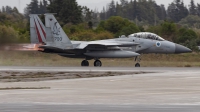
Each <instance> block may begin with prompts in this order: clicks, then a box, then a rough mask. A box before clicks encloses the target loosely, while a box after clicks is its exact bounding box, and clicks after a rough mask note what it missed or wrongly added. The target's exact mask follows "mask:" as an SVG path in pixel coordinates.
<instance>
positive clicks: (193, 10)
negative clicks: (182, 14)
mask: <svg viewBox="0 0 200 112" xmlns="http://www.w3.org/2000/svg"><path fill="white" fill-rule="evenodd" d="M196 8H197V7H196V5H195V3H194V0H191V1H190V5H189V12H190V15H197V10H196Z"/></svg>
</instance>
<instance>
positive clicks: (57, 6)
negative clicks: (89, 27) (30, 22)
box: [48, 0, 82, 24]
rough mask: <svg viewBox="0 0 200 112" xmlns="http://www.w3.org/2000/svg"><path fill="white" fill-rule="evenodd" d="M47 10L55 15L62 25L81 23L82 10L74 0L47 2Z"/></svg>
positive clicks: (52, 0)
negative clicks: (48, 3)
mask: <svg viewBox="0 0 200 112" xmlns="http://www.w3.org/2000/svg"><path fill="white" fill-rule="evenodd" d="M49 1H50V5H49V6H48V10H49V12H51V13H57V17H58V18H59V19H60V20H61V21H62V22H63V23H64V24H67V23H73V24H78V23H81V22H82V10H81V6H79V5H78V3H77V1H76V0H49Z"/></svg>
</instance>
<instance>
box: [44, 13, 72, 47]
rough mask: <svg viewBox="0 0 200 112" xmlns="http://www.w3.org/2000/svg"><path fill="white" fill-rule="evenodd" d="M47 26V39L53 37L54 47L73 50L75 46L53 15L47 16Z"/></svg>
mask: <svg viewBox="0 0 200 112" xmlns="http://www.w3.org/2000/svg"><path fill="white" fill-rule="evenodd" d="M45 25H46V31H47V35H48V36H47V37H49V36H50V35H49V34H51V36H53V45H54V47H57V48H60V49H72V48H73V45H72V43H71V41H70V39H69V38H68V36H67V35H66V34H65V32H64V31H63V29H62V27H61V26H60V24H59V23H58V21H57V20H56V18H55V17H54V15H53V14H45Z"/></svg>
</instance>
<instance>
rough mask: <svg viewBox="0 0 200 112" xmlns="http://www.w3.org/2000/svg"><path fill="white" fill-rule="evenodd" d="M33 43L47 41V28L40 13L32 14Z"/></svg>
mask: <svg viewBox="0 0 200 112" xmlns="http://www.w3.org/2000/svg"><path fill="white" fill-rule="evenodd" d="M30 34H31V43H33V44H38V43H46V28H45V26H44V24H43V23H42V21H41V20H40V18H39V17H38V15H36V14H30Z"/></svg>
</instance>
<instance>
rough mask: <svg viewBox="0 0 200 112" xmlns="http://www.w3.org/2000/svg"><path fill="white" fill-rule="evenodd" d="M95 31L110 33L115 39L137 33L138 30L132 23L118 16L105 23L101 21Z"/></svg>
mask: <svg viewBox="0 0 200 112" xmlns="http://www.w3.org/2000/svg"><path fill="white" fill-rule="evenodd" d="M97 29H103V30H106V31H109V32H112V33H114V34H115V37H118V36H120V35H129V34H132V33H135V32H139V28H138V27H137V26H136V25H135V24H134V23H132V22H130V21H129V20H128V19H124V18H122V17H119V16H113V17H110V18H109V19H108V20H106V21H102V22H101V23H100V24H99V26H98V28H97Z"/></svg>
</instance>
